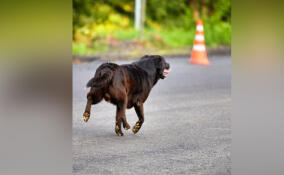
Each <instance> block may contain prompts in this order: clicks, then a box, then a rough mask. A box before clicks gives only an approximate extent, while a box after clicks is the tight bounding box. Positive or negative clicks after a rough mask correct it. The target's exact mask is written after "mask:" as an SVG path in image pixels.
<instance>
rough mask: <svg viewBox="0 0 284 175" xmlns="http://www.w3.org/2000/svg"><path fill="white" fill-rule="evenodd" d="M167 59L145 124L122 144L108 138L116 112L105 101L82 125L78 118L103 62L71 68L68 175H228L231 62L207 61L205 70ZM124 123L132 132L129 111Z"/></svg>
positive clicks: (112, 135)
mask: <svg viewBox="0 0 284 175" xmlns="http://www.w3.org/2000/svg"><path fill="white" fill-rule="evenodd" d="M166 60H167V62H169V63H170V65H171V69H172V72H171V73H170V74H169V75H168V77H167V78H166V79H165V80H160V81H159V82H158V83H157V85H156V86H155V87H154V88H153V89H152V91H151V93H150V96H149V98H148V100H147V101H146V103H145V106H144V110H145V122H144V125H143V126H142V128H141V130H140V131H139V132H138V133H137V134H136V135H134V134H133V133H132V131H131V130H128V131H125V130H123V132H124V136H123V137H118V136H116V134H115V132H114V124H115V109H116V108H115V106H113V105H111V104H109V103H106V102H105V101H103V102H101V103H100V104H98V105H96V106H93V107H92V111H91V118H90V120H89V121H88V123H84V122H83V119H82V114H83V112H84V108H85V105H86V94H87V92H88V89H87V88H85V85H86V83H87V81H88V80H89V79H90V78H91V77H92V76H93V74H94V73H95V70H96V68H97V67H98V66H99V65H100V64H101V63H102V61H95V62H92V63H84V64H75V65H73V141H72V142H73V173H74V174H76V175H79V174H80V175H85V174H121V175H128V174H129V175H135V174H147V175H152V174H153V175H155V174H162V175H165V174H175V175H176V174H210V175H214V174H216V175H222V174H231V141H232V138H231V58H230V57H229V56H218V57H217V56H216V57H211V58H210V61H211V63H212V65H211V66H209V67H203V66H196V65H190V64H188V58H166ZM129 62H130V61H117V62H116V63H118V64H124V63H129ZM126 117H127V120H128V123H129V124H130V125H131V126H133V125H134V124H135V122H136V121H137V120H138V118H137V116H136V114H135V111H134V109H130V110H127V112H126Z"/></svg>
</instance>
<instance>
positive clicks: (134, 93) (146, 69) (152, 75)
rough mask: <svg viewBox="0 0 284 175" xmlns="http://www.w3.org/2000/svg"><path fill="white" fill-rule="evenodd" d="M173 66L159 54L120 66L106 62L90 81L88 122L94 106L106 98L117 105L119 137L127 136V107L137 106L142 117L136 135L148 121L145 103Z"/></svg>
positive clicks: (88, 84) (137, 125)
mask: <svg viewBox="0 0 284 175" xmlns="http://www.w3.org/2000/svg"><path fill="white" fill-rule="evenodd" d="M169 68H170V65H169V64H168V63H166V61H165V59H164V58H163V57H161V56H159V55H151V56H148V55H145V56H143V57H142V58H141V59H140V60H139V61H136V62H134V63H132V64H125V65H120V66H119V65H117V64H114V63H104V64H102V65H101V66H100V67H99V68H98V69H97V70H96V74H95V76H94V77H93V78H92V79H91V80H89V82H88V83H87V87H91V90H90V92H89V93H88V95H87V99H88V102H87V105H86V109H85V112H84V115H83V116H84V117H83V119H84V121H85V122H87V121H88V120H89V118H90V110H91V105H92V104H97V103H99V102H100V101H101V100H102V99H103V98H104V99H105V100H106V101H107V102H110V103H112V104H114V105H116V106H117V110H116V124H115V132H116V134H117V135H118V136H123V133H122V131H121V122H122V123H123V127H124V129H126V130H128V129H129V128H130V126H129V124H128V123H127V121H126V116H125V110H126V108H128V109H129V108H132V107H133V106H134V108H135V111H136V113H137V116H138V118H139V120H138V121H137V123H136V124H135V125H134V127H133V129H132V131H133V133H134V134H136V133H137V132H138V131H139V129H140V128H141V126H142V124H143V122H144V112H143V103H144V102H145V101H146V99H147V97H148V95H149V93H150V91H151V89H152V88H153V86H154V85H155V84H156V83H157V81H158V80H159V79H160V78H161V79H164V78H165V77H166V75H167V74H168V73H169Z"/></svg>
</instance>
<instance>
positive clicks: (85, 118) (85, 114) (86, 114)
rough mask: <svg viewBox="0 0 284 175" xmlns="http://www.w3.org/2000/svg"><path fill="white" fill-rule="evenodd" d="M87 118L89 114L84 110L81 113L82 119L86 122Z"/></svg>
mask: <svg viewBox="0 0 284 175" xmlns="http://www.w3.org/2000/svg"><path fill="white" fill-rule="evenodd" d="M89 118H90V114H89V113H87V112H85V113H84V114H83V120H84V121H85V122H88V120H89Z"/></svg>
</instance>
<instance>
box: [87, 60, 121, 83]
mask: <svg viewBox="0 0 284 175" xmlns="http://www.w3.org/2000/svg"><path fill="white" fill-rule="evenodd" d="M117 67H118V65H116V64H113V63H105V64H103V65H101V66H100V67H99V68H98V70H97V72H96V75H95V77H93V78H92V79H90V80H89V82H88V83H87V87H96V88H102V87H104V86H105V85H108V84H109V82H110V81H111V80H112V77H113V75H114V72H115V70H116V68H117Z"/></svg>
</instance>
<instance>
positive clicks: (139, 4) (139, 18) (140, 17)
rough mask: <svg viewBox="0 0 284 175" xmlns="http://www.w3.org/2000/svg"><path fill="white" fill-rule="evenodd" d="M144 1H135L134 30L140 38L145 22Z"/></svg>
mask: <svg viewBox="0 0 284 175" xmlns="http://www.w3.org/2000/svg"><path fill="white" fill-rule="evenodd" d="M145 10H146V0H135V29H136V30H137V31H139V38H140V39H141V38H142V35H143V30H144V22H145Z"/></svg>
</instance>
